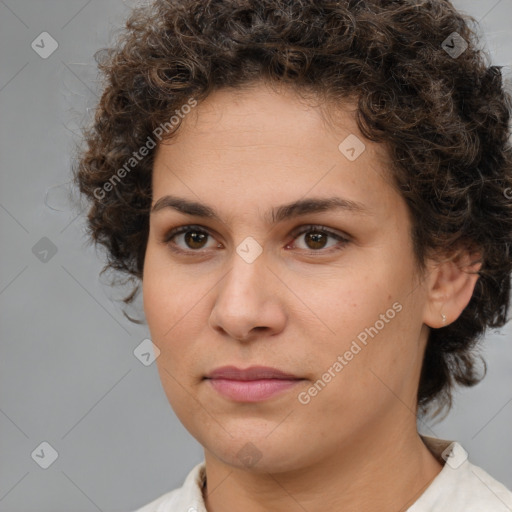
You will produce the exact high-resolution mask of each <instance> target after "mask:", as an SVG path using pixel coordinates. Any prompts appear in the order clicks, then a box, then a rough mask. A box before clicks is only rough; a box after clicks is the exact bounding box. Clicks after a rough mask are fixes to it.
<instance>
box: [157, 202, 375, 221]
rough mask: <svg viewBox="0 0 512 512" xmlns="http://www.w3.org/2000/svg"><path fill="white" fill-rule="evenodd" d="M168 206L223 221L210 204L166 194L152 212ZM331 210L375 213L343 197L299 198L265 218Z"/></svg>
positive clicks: (273, 218) (272, 211) (273, 209)
mask: <svg viewBox="0 0 512 512" xmlns="http://www.w3.org/2000/svg"><path fill="white" fill-rule="evenodd" d="M166 208H172V209H174V210H177V211H179V212H181V213H183V214H185V215H191V216H195V217H206V218H210V219H214V220H217V221H219V222H222V220H221V218H220V217H219V215H218V214H217V213H216V212H215V210H214V209H213V208H211V207H210V206H207V205H205V204H202V203H199V202H196V201H189V200H188V199H184V198H181V197H176V196H171V195H166V196H163V197H161V198H160V199H158V201H156V203H155V204H154V205H153V207H152V208H151V213H156V212H159V211H162V210H164V209H166ZM330 210H344V211H348V212H351V213H357V214H362V215H372V214H373V213H372V212H371V211H370V210H369V209H368V208H367V207H366V206H365V205H363V204H362V203H358V202H357V201H352V200H350V199H343V198H341V197H326V198H309V199H299V200H298V201H294V202H292V203H288V204H283V205H281V206H278V207H275V208H272V210H271V211H270V212H269V213H267V215H266V216H265V219H266V220H267V222H268V223H274V224H275V223H278V222H282V221H284V220H287V219H291V218H293V217H298V216H300V215H307V214H310V213H318V212H325V211H330Z"/></svg>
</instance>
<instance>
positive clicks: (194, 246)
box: [163, 225, 220, 252]
mask: <svg viewBox="0 0 512 512" xmlns="http://www.w3.org/2000/svg"><path fill="white" fill-rule="evenodd" d="M209 237H210V238H211V239H212V242H213V243H211V244H210V247H208V246H207V241H208V238H209ZM174 239H176V240H174ZM163 241H164V243H166V244H168V245H169V247H170V248H171V250H173V251H176V252H198V251H199V250H201V249H205V248H206V249H208V248H215V247H219V245H220V244H219V243H218V242H215V240H214V238H213V237H212V236H211V235H210V233H208V232H207V231H205V230H204V229H202V228H201V227H200V226H193V225H189V226H180V227H178V228H175V229H172V230H171V231H169V233H167V234H166V235H165V238H164V240H163Z"/></svg>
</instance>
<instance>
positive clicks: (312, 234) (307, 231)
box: [292, 226, 349, 254]
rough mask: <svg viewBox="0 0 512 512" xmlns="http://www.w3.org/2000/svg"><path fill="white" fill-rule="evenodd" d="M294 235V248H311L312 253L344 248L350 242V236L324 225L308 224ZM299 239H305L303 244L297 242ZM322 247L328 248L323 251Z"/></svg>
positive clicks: (323, 252)
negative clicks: (347, 236)
mask: <svg viewBox="0 0 512 512" xmlns="http://www.w3.org/2000/svg"><path fill="white" fill-rule="evenodd" d="M292 236H293V237H294V241H293V247H292V248H298V249H303V250H305V251H308V250H309V251H310V252H311V253H313V252H318V253H321V254H325V253H329V252H331V251H333V250H334V251H335V250H339V249H343V248H344V247H345V245H347V244H348V243H349V239H348V238H346V237H344V236H342V235H341V234H338V233H336V232H334V231H331V230H330V229H327V228H325V227H324V226H306V227H305V228H302V230H301V231H299V232H295V233H294V234H293V235H292ZM329 239H332V243H330V242H329ZM297 240H303V243H302V246H301V244H299V243H297V242H296V241H297ZM322 249H326V250H325V251H322Z"/></svg>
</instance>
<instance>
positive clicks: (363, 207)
mask: <svg viewBox="0 0 512 512" xmlns="http://www.w3.org/2000/svg"><path fill="white" fill-rule="evenodd" d="M470 22H471V20H470V19H469V18H466V17H463V16H462V15H461V14H460V13H458V12H457V11H456V10H455V9H454V8H453V6H452V5H451V4H450V3H449V2H447V1H440V0H439V1H416V2H413V1H384V0H365V1H350V0H347V1H343V2H341V1H340V2H313V1H312V0H304V1H300V2H297V1H296V2H289V1H286V0H272V1H267V0H264V1H258V2H257V1H254V0H247V1H242V0H218V1H215V2H213V1H207V2H205V1H204V0H203V1H199V0H182V1H180V2H177V1H175V2H173V1H156V2H154V3H153V4H151V5H149V6H146V7H143V8H140V9H138V10H136V11H135V12H134V13H133V15H132V17H131V18H130V20H129V21H128V23H127V28H126V30H125V32H124V33H123V34H122V36H121V38H120V40H119V41H118V42H117V44H116V45H115V46H114V47H113V48H111V49H110V50H109V51H108V52H106V54H105V55H104V59H103V60H102V61H101V62H100V67H101V69H102V71H103V72H104V74H105V77H106V82H105V90H104V92H103V96H102V98H101V101H100V104H99V106H98V111H97V115H96V118H95V123H94V125H93V127H92V128H91V129H90V130H89V131H88V132H87V133H86V138H87V142H88V147H87V149H85V150H84V152H83V154H82V155H81V159H80V165H79V167H78V169H77V173H76V180H77V183H78V185H79V186H80V189H81V191H82V192H83V193H84V194H85V195H87V197H88V198H89V199H90V200H91V203H92V204H91V208H90V211H89V217H88V220H89V227H90V233H91V236H92V238H93V239H94V240H95V241H96V242H98V243H101V244H103V245H104V246H106V248H107V249H108V251H109V263H108V265H107V267H111V268H115V269H116V270H119V271H122V272H125V273H126V274H127V275H128V276H130V277H132V278H133V279H134V280H135V285H136V286H135V288H134V290H133V293H132V294H130V296H129V297H127V298H126V299H125V302H127V303H129V302H131V301H132V300H133V299H134V297H135V296H136V294H137V292H138V291H139V289H140V285H142V292H143V302H144V312H145V316H146V319H147V322H148V326H149V330H150V333H151V339H152V342H153V344H154V349H155V355H156V356H157V360H156V361H157V366H158V371H159V374H160V377H161V380H162V385H163V388H164V390H165V392H166V394H167V397H168V399H169V402H170V404H171V406H172V407H173V409H174V411H175V413H176V414H177V416H178V418H179V419H180V421H181V422H182V423H183V425H184V426H185V427H186V428H187V429H188V431H189V432H190V433H191V434H192V436H194V437H195V439H197V440H198V441H199V442H200V443H201V445H202V446H203V447H204V455H205V460H204V461H203V462H202V463H201V464H198V465H197V466H196V467H195V468H193V469H192V470H191V471H190V473H189V475H188V477H187V479H186V481H185V482H184V485H183V486H182V487H181V488H180V489H175V490H174V491H171V492H169V493H167V494H165V495H164V496H161V497H160V498H158V499H156V500H155V501H153V502H152V503H150V504H148V505H146V506H145V507H143V508H141V509H140V512H150V511H159V512H164V511H165V512H170V511H178V510H179V511H184V510H188V511H197V512H204V511H205V510H207V511H208V512H224V511H227V510H246V511H268V510H272V511H287V512H288V511H291V510H297V511H299V510H307V511H309V512H315V511H320V510H348V511H356V510H357V511H360V510H364V511H367V512H368V511H380V512H381V511H398V510H409V511H414V512H419V511H427V510H436V511H437V510H443V511H445V510H449V511H450V512H456V511H468V510H486V511H487V510H489V511H490V510H492V511H505V510H511V509H512V493H511V492H510V491H509V490H507V489H506V488H505V487H504V486H503V485H502V484H501V483H499V482H497V481H496V480H495V479H493V478H492V477H491V476H490V475H488V474H487V473H486V472H484V471H483V470H482V469H480V468H478V467H477V466H475V465H473V464H471V463H470V461H469V460H468V458H467V453H466V452H465V450H464V449H463V447H462V446H461V445H460V444H458V443H456V442H454V443H452V442H451V441H445V440H438V439H434V438H432V437H426V436H420V435H419V434H418V431H417V425H416V421H417V414H419V415H420V416H423V415H426V414H429V413H430V414H433V415H435V414H436V413H437V414H438V413H439V412H440V411H442V410H443V409H444V410H447V409H449V407H450V405H451V393H452V390H453V387H454V385H456V384H461V385H465V386H470V385H473V384H475V383H477V382H478V381H479V380H480V379H481V374H480V368H479V366H478V364H477V361H476V358H475V352H474V347H475V344H476V343H477V341H478V340H479V339H480V338H481V336H482V334H483V333H484V331H485V329H486V328H487V327H489V326H490V327H497V326H502V325H504V324H505V322H506V315H507V311H508V306H509V294H510V274H511V269H512V262H511V258H510V248H511V244H512V202H511V200H510V197H509V195H510V194H509V193H508V191H510V190H512V188H511V187H512V150H511V147H510V144H509V142H508V136H509V125H508V121H509V117H510V111H511V103H510V97H509V96H507V95H506V93H505V92H504V91H503V88H502V81H501V74H500V71H499V69H498V68H496V67H494V66H488V65H487V64H486V62H485V58H484V56H483V55H482V53H481V51H479V50H478V49H477V36H476V34H475V32H474V30H473V29H471V28H470Z"/></svg>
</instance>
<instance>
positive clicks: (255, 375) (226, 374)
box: [206, 366, 300, 380]
mask: <svg viewBox="0 0 512 512" xmlns="http://www.w3.org/2000/svg"><path fill="white" fill-rule="evenodd" d="M206 378H207V379H230V380H260V379H283V380H284V379H287V380H298V379H300V377H297V376H296V375H292V374H291V373H286V372H283V371H281V370H278V369H277V368H271V367H269V366H251V367H249V368H245V369H242V368H237V367H236V366H222V367H220V368H216V369H215V370H213V371H211V372H210V373H209V374H208V375H207V376H206Z"/></svg>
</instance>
